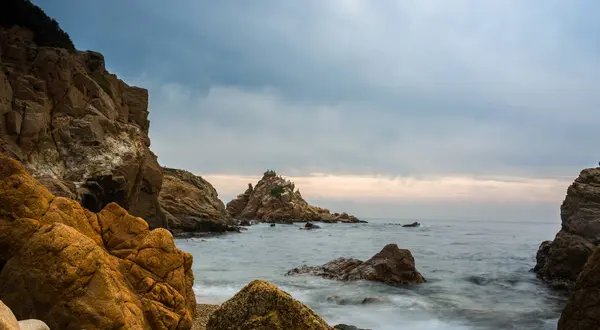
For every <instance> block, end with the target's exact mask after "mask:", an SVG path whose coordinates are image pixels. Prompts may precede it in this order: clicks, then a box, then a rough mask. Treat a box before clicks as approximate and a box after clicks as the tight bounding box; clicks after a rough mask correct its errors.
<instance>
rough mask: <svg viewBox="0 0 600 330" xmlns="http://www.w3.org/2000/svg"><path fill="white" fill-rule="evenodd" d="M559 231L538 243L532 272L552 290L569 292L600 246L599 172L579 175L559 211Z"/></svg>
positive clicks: (582, 172)
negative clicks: (566, 290) (560, 222)
mask: <svg viewBox="0 0 600 330" xmlns="http://www.w3.org/2000/svg"><path fill="white" fill-rule="evenodd" d="M560 217H561V221H562V224H561V229H560V231H559V232H558V233H557V234H556V237H555V238H554V241H545V242H542V244H541V245H540V248H539V250H538V252H537V263H536V265H535V268H534V271H535V272H536V273H537V275H538V276H539V277H540V278H542V279H543V280H544V281H547V282H549V283H550V284H551V285H552V286H553V287H556V288H565V289H571V288H573V286H574V284H575V281H576V280H577V277H578V276H579V274H580V273H581V271H582V270H583V268H584V265H585V263H586V262H587V261H588V259H589V257H590V256H591V255H592V253H593V252H594V250H595V249H596V247H597V246H598V244H599V243H600V168H588V169H584V170H583V171H581V173H580V174H579V177H578V178H577V179H575V181H574V182H573V184H571V186H569V188H568V189H567V196H566V198H565V200H564V201H563V203H562V205H561V207H560Z"/></svg>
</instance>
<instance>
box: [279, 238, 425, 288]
mask: <svg viewBox="0 0 600 330" xmlns="http://www.w3.org/2000/svg"><path fill="white" fill-rule="evenodd" d="M302 274H309V275H315V276H321V277H325V278H330V279H336V280H342V281H355V280H367V281H375V282H382V283H387V284H420V283H424V282H425V279H424V278H423V276H422V275H421V273H419V272H418V271H417V269H416V267H415V259H414V258H413V256H412V253H410V251H409V250H406V249H399V248H398V245H396V244H388V245H386V246H385V247H384V248H383V249H382V250H381V251H380V252H379V253H377V254H376V255H374V256H373V257H371V259H369V260H367V261H365V262H363V261H361V260H358V259H354V258H338V259H335V260H333V261H330V262H328V263H326V264H324V265H322V266H314V267H309V266H306V265H304V266H300V267H298V268H294V269H292V270H290V271H289V272H288V273H287V274H286V275H288V276H289V275H302Z"/></svg>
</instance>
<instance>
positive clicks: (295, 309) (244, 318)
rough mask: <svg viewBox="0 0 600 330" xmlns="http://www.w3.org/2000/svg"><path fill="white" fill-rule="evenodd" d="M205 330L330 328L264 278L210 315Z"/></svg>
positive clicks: (252, 283) (246, 287)
mask: <svg viewBox="0 0 600 330" xmlns="http://www.w3.org/2000/svg"><path fill="white" fill-rule="evenodd" d="M206 329H207V330H331V329H332V328H331V327H330V326H329V325H327V323H326V322H325V321H324V320H323V319H321V318H320V317H319V316H318V315H317V314H316V313H315V312H313V311H312V310H311V309H310V308H308V307H307V306H306V305H304V304H302V303H301V302H299V301H297V300H296V299H294V298H293V297H292V296H291V295H290V294H288V293H287V292H284V291H282V290H281V289H279V288H278V287H277V286H275V285H274V284H271V283H269V282H267V281H261V280H255V281H252V282H250V283H249V284H248V285H246V286H245V287H244V288H243V289H242V290H240V291H239V292H238V293H237V294H236V295H235V296H233V297H232V298H231V299H229V300H228V301H226V302H225V303H224V304H223V305H221V307H220V308H219V309H218V310H216V311H215V312H214V313H213V314H212V315H211V317H210V319H209V321H208V325H207V327H206Z"/></svg>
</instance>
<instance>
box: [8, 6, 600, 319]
mask: <svg viewBox="0 0 600 330" xmlns="http://www.w3.org/2000/svg"><path fill="white" fill-rule="evenodd" d="M0 12H2V13H3V15H2V16H1V17H2V20H1V21H0V69H1V70H0V301H1V302H2V303H1V304H0V309H1V310H0V327H2V328H7V329H19V328H22V327H23V325H22V324H21V323H20V322H19V321H17V320H19V319H20V320H24V321H21V322H25V323H27V322H29V321H31V322H29V323H30V324H34V325H35V324H37V326H38V329H45V328H44V326H46V328H47V327H49V328H50V329H82V328H85V329H124V328H125V329H207V330H221V329H298V330H301V329H302V330H304V329H334V328H333V327H332V326H330V325H328V324H327V323H326V322H325V321H324V320H323V319H322V318H321V317H320V316H319V315H317V314H315V313H314V312H313V311H312V310H311V309H310V308H309V307H307V306H306V305H304V304H302V303H301V302H299V301H297V300H295V299H294V298H293V297H291V296H290V295H289V294H288V293H286V292H284V291H282V290H281V289H279V288H278V287H276V286H275V285H273V284H271V283H269V282H265V281H261V280H255V281H252V282H251V283H249V284H248V285H246V286H245V287H244V288H243V289H242V290H240V291H239V292H238V293H237V294H236V295H235V296H234V297H232V298H231V299H230V300H228V301H227V302H225V303H223V304H222V305H219V306H217V305H203V304H197V302H196V297H195V294H194V291H193V284H194V274H193V272H192V263H193V260H192V256H191V255H190V254H188V253H185V252H183V251H180V250H179V249H178V248H177V247H176V246H175V241H174V238H173V237H174V236H196V235H199V236H202V235H215V234H221V233H229V232H240V231H242V229H241V227H240V226H241V225H246V224H247V225H250V224H251V223H252V221H259V222H267V223H273V224H274V223H294V222H307V225H306V227H305V228H306V229H316V228H318V227H317V226H316V225H308V223H311V222H327V223H338V222H339V223H359V222H364V221H361V220H359V219H358V218H356V217H355V216H352V215H349V214H347V213H343V212H342V213H332V212H330V211H329V210H328V209H325V208H321V207H317V206H313V205H310V204H309V203H308V202H306V200H305V199H304V198H303V196H302V194H301V193H300V190H299V189H297V188H296V187H295V184H294V183H293V182H291V181H289V180H286V179H285V178H283V177H282V176H280V175H277V173H275V172H274V171H270V170H269V171H266V172H265V173H264V175H263V177H262V178H261V179H260V180H259V181H258V182H257V183H256V184H255V185H254V186H253V185H252V184H249V186H248V189H247V190H246V191H245V192H244V193H242V194H240V195H238V196H237V197H236V198H235V199H234V200H232V201H230V202H229V203H227V205H225V204H224V203H223V202H222V201H221V200H220V199H219V196H218V193H217V191H216V189H215V188H214V187H213V186H212V185H211V184H210V183H209V182H207V181H206V180H204V179H203V178H202V177H200V176H197V175H194V174H192V173H190V172H187V171H185V170H178V169H171V168H165V167H161V166H160V165H159V163H158V160H157V157H156V155H155V154H154V153H153V152H152V151H151V150H150V138H149V136H148V130H149V125H150V122H149V120H148V91H147V90H145V89H143V88H139V87H134V86H129V85H127V84H126V83H125V82H123V81H122V80H120V79H119V78H118V77H116V76H115V75H114V74H111V73H109V72H108V71H107V70H106V68H105V63H104V57H103V55H102V54H99V53H96V52H92V51H78V50H76V48H75V46H74V45H73V43H72V42H71V40H70V38H69V36H68V34H66V33H65V32H64V31H62V30H61V29H60V28H59V27H58V24H57V23H56V22H55V21H53V20H52V19H51V18H49V17H47V16H46V15H45V14H44V13H43V11H41V9H39V8H38V7H36V6H35V5H33V4H32V3H30V2H29V1H25V0H6V1H2V2H0ZM6 13H9V14H8V15H7V14H6ZM561 220H562V227H561V230H560V231H559V232H558V233H557V235H556V238H555V239H554V240H553V241H546V242H543V243H542V244H541V245H540V248H539V251H538V253H537V263H536V265H535V267H534V269H533V270H534V271H535V272H536V273H537V275H538V276H539V277H540V278H541V279H542V280H543V281H545V282H547V283H549V285H551V286H552V287H554V288H558V289H566V290H569V291H570V292H571V297H570V299H569V301H568V303H567V305H566V307H565V309H564V311H563V313H562V315H561V318H560V321H559V323H558V329H559V330H571V329H573V330H575V329H593V328H597V327H598V324H600V296H599V295H598V294H597V293H598V292H600V281H599V280H598V279H599V278H600V247H599V244H600V168H591V169H585V170H583V171H582V172H581V173H580V175H579V177H578V178H577V179H576V180H575V181H574V182H573V184H572V185H571V186H570V187H569V188H568V190H567V196H566V198H565V200H564V202H563V204H562V206H561ZM418 226H419V224H418V223H416V222H415V223H413V224H408V225H405V227H418ZM301 274H304V275H307V274H308V275H315V276H321V277H326V278H329V279H336V280H344V281H346V280H369V281H378V282H383V283H386V284H391V285H392V284H393V285H407V284H421V285H425V284H424V283H426V281H425V278H424V277H423V276H422V275H421V274H420V273H419V272H418V271H417V270H416V267H415V260H414V258H413V257H412V254H411V253H410V251H408V250H402V249H400V248H399V247H398V246H397V245H395V244H390V245H387V246H386V247H384V249H383V250H382V251H381V252H379V253H378V254H376V255H375V256H373V257H372V258H371V259H369V260H367V261H364V262H363V261H361V260H357V259H349V258H348V259H344V258H341V259H336V260H333V261H332V262H329V263H327V264H325V265H322V266H316V267H314V266H313V267H309V266H301V267H298V268H296V269H293V270H291V271H290V272H289V273H288V275H301ZM5 307H6V308H5ZM26 321H27V322H26ZM36 322H37V323H36ZM25 323H23V324H25ZM336 327H337V328H338V329H343V328H345V329H351V328H352V329H354V328H353V327H351V326H341V325H340V326H336Z"/></svg>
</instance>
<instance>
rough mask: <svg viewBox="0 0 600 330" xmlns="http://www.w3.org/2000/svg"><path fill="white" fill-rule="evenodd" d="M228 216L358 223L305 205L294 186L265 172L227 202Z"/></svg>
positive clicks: (267, 220) (268, 220)
mask: <svg viewBox="0 0 600 330" xmlns="http://www.w3.org/2000/svg"><path fill="white" fill-rule="evenodd" d="M226 210H227V214H228V215H229V216H230V217H233V218H237V219H255V220H262V221H266V222H288V221H324V222H359V220H358V219H357V218H356V217H354V216H351V215H348V214H347V213H342V214H339V213H333V214H332V213H331V212H329V210H327V209H324V208H320V207H317V206H312V205H310V204H308V203H307V202H306V201H305V200H304V198H302V195H301V194H300V190H295V184H294V183H293V182H291V181H289V180H286V179H284V178H283V177H281V176H278V175H277V174H276V173H275V172H274V171H267V172H265V173H264V175H263V177H262V179H260V181H258V183H257V184H256V186H255V187H252V185H251V184H249V187H248V189H247V190H246V191H245V192H244V193H243V194H240V195H238V197H237V198H236V199H234V200H232V201H230V202H229V203H227V208H226Z"/></svg>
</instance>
